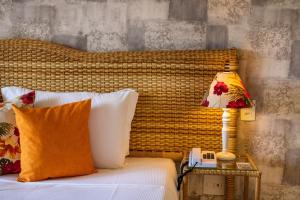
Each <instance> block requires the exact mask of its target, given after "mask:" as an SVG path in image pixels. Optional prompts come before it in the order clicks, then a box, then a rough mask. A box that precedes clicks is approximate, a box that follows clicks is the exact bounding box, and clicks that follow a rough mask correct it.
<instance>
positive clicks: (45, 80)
mask: <svg viewBox="0 0 300 200" xmlns="http://www.w3.org/2000/svg"><path fill="white" fill-rule="evenodd" d="M225 62H229V64H230V69H229V68H228V69H225V68H224V66H225ZM237 65H238V62H237V51H236V50H235V49H231V50H217V51H212V50H197V51H157V52H109V53H89V52H83V51H79V50H75V49H71V48H67V47H64V46H61V45H57V44H51V43H48V42H42V41H37V40H28V39H12V40H0V72H1V74H0V86H1V87H4V86H21V87H27V88H31V89H39V90H48V91H93V92H111V91H116V90H119V89H122V88H134V89H136V90H137V91H138V92H139V101H138V105H137V109H136V114H135V117H134V120H133V123H132V131H131V138H130V150H131V154H132V155H138V154H140V153H139V152H143V153H142V154H144V153H145V152H148V153H149V152H151V154H156V155H163V156H168V155H169V154H170V155H178V154H177V153H178V152H180V153H181V152H182V151H184V150H188V149H190V148H192V147H197V146H200V147H202V148H203V149H213V150H215V151H219V150H220V149H221V114H222V111H221V110H219V109H207V108H202V107H201V106H200V102H201V98H202V97H203V95H204V93H205V91H206V90H207V89H208V87H209V84H210V82H211V81H212V79H213V77H214V75H215V74H216V73H217V72H219V71H225V70H227V71H228V70H232V71H233V70H236V69H237ZM229 148H230V150H231V151H233V152H234V151H235V150H236V136H235V135H230V139H229ZM171 157H173V156H171ZM175 157H176V156H175Z"/></svg>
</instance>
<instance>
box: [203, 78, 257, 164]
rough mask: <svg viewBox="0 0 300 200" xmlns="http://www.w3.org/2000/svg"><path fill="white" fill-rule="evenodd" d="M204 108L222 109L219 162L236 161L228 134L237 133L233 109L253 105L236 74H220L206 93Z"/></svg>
mask: <svg viewBox="0 0 300 200" xmlns="http://www.w3.org/2000/svg"><path fill="white" fill-rule="evenodd" d="M201 105H202V106H205V107H209V108H222V109H223V115H222V124H223V127H222V152H219V153H217V158H218V159H219V160H234V159H235V155H234V154H233V153H230V152H228V134H229V133H230V132H232V131H236V128H235V127H236V126H235V123H236V119H235V118H234V119H233V120H231V111H233V110H232V109H239V108H249V107H252V105H253V103H252V101H251V99H250V95H249V93H248V91H247V90H246V88H245V86H244V84H243V82H242V80H241V79H240V77H239V75H238V74H237V73H236V72H219V73H217V75H216V76H215V78H214V80H213V81H212V83H211V85H210V88H209V90H208V91H207V92H206V94H205V96H204V98H203V100H202V103H201Z"/></svg>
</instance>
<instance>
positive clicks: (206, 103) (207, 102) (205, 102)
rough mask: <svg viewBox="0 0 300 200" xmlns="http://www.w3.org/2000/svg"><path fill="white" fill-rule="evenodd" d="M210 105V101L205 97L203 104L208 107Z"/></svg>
mask: <svg viewBox="0 0 300 200" xmlns="http://www.w3.org/2000/svg"><path fill="white" fill-rule="evenodd" d="M208 105H209V101H207V99H205V100H204V101H202V103H201V106H205V107H208Z"/></svg>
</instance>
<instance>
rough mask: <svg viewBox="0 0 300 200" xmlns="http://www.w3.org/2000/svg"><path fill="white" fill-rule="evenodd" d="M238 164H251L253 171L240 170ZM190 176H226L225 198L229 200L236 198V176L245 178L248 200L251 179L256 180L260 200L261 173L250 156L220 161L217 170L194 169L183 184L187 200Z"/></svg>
mask: <svg viewBox="0 0 300 200" xmlns="http://www.w3.org/2000/svg"><path fill="white" fill-rule="evenodd" d="M187 161H188V156H186V157H185V158H184V159H183V160H182V163H181V165H183V163H186V162H187ZM237 162H247V163H250V165H251V169H238V168H237V166H236V163H237ZM189 169H190V168H189V167H188V166H187V165H186V166H184V167H183V172H186V171H187V170H189ZM190 174H199V175H220V176H225V177H226V180H227V182H226V183H227V187H226V190H225V191H226V193H225V197H226V199H228V200H231V199H233V198H234V177H235V176H243V177H244V194H243V196H244V199H245V200H247V199H248V187H249V177H254V178H255V200H259V199H260V186H261V172H260V171H259V170H258V168H257V167H256V165H255V163H254V162H253V160H252V159H251V157H250V156H249V155H245V156H237V159H236V160H235V161H230V162H228V161H226V162H224V161H218V163H217V168H194V169H193V171H191V172H190V173H188V174H187V175H186V176H185V178H184V182H183V199H184V200H186V199H187V196H188V194H187V193H188V192H187V188H188V184H189V181H188V179H189V175H190Z"/></svg>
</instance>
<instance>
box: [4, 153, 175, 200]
mask: <svg viewBox="0 0 300 200" xmlns="http://www.w3.org/2000/svg"><path fill="white" fill-rule="evenodd" d="M16 177H17V175H16V174H11V175H5V176H0V199H1V200H6V199H7V200H93V199H95V200H176V199H178V193H177V192H176V187H175V185H176V169H175V164H174V162H173V161H171V160H169V159H163V158H127V159H126V166H125V167H124V168H122V169H115V170H107V169H106V170H104V169H100V170H97V173H94V174H91V175H88V176H78V177H70V178H60V179H52V180H46V181H39V182H28V183H20V182H17V181H16Z"/></svg>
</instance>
